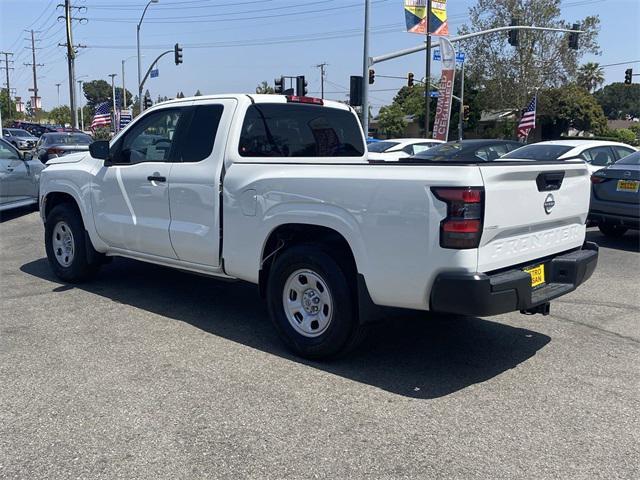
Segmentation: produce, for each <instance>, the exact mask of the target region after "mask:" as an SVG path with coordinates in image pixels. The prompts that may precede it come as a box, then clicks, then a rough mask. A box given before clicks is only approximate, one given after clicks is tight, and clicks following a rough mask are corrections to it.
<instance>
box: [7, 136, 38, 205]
mask: <svg viewBox="0 0 640 480" xmlns="http://www.w3.org/2000/svg"><path fill="white" fill-rule="evenodd" d="M3 130H4V129H3ZM43 169H44V165H42V162H40V161H38V160H37V159H33V158H32V156H31V153H30V152H24V153H22V152H20V151H19V150H18V149H17V148H15V147H14V146H13V145H11V144H10V143H9V142H7V141H5V140H3V139H0V211H3V210H8V209H10V208H17V207H24V206H27V205H34V204H37V203H38V191H39V183H40V173H41V172H42V170H43Z"/></svg>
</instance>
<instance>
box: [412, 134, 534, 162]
mask: <svg viewBox="0 0 640 480" xmlns="http://www.w3.org/2000/svg"><path fill="white" fill-rule="evenodd" d="M521 146H522V144H521V143H519V142H514V141H512V140H495V139H494V140H462V141H456V142H447V143H443V144H441V145H436V146H435V147H433V148H430V149H429V150H426V151H424V152H420V153H418V154H417V155H414V156H413V157H411V158H410V159H408V160H406V161H408V162H412V163H413V162H423V161H431V162H439V161H445V162H449V161H450V162H490V161H493V160H497V159H498V158H500V157H501V156H503V155H505V154H506V153H508V152H510V151H511V150H515V149H516V148H519V147H521Z"/></svg>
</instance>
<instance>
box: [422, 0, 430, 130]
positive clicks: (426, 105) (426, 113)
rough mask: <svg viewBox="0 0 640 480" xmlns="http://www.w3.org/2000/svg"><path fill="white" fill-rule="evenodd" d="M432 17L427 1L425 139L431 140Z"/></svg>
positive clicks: (428, 1)
mask: <svg viewBox="0 0 640 480" xmlns="http://www.w3.org/2000/svg"><path fill="white" fill-rule="evenodd" d="M430 16H431V0H427V13H426V15H425V17H424V20H425V22H424V31H425V35H426V36H427V49H426V62H427V63H426V66H425V67H426V68H425V80H424V83H425V89H424V137H425V138H429V120H430V117H431V96H430V95H429V94H430V93H431V92H430V90H431V32H430V31H429V30H431V22H429V17H430Z"/></svg>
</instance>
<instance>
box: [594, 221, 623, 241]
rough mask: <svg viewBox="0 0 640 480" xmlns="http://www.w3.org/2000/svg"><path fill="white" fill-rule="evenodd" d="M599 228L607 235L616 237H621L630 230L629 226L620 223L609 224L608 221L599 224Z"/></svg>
mask: <svg viewBox="0 0 640 480" xmlns="http://www.w3.org/2000/svg"><path fill="white" fill-rule="evenodd" d="M598 229H600V232H601V233H602V234H603V235H605V236H607V237H615V238H619V237H621V236H623V235H624V234H625V233H626V231H627V230H628V229H627V227H623V226H620V225H609V224H607V223H603V224H600V225H598Z"/></svg>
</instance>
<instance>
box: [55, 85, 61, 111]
mask: <svg viewBox="0 0 640 480" xmlns="http://www.w3.org/2000/svg"><path fill="white" fill-rule="evenodd" d="M60 85H62V84H61V83H56V88H57V89H58V106H60Z"/></svg>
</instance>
